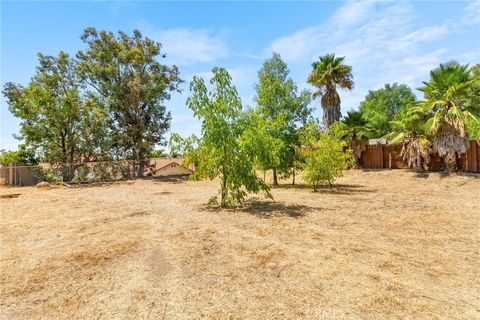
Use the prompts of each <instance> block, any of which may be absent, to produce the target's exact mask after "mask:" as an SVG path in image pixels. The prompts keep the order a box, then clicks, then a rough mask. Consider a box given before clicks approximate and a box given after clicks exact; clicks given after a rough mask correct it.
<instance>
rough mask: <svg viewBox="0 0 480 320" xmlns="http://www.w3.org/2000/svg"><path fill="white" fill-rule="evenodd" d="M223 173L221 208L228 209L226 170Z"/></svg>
mask: <svg viewBox="0 0 480 320" xmlns="http://www.w3.org/2000/svg"><path fill="white" fill-rule="evenodd" d="M222 171H223V175H222V191H221V199H220V206H221V207H226V203H225V201H226V199H227V177H226V176H225V170H222Z"/></svg>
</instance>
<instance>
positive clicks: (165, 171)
mask: <svg viewBox="0 0 480 320" xmlns="http://www.w3.org/2000/svg"><path fill="white" fill-rule="evenodd" d="M191 173H192V172H191V171H190V170H188V169H185V168H184V167H182V166H180V165H179V164H177V163H171V164H169V165H168V166H166V167H164V168H162V169H159V170H157V172H156V173H155V176H179V175H184V174H191Z"/></svg>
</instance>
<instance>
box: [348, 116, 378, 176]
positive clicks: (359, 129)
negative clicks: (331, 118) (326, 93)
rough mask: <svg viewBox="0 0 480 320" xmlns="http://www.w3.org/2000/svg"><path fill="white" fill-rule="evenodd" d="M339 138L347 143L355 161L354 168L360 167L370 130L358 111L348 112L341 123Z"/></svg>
mask: <svg viewBox="0 0 480 320" xmlns="http://www.w3.org/2000/svg"><path fill="white" fill-rule="evenodd" d="M340 128H341V129H340V130H341V138H342V139H343V140H345V141H347V144H348V147H349V148H350V150H352V155H353V158H354V160H355V167H356V168H359V167H360V157H361V156H362V153H363V152H364V151H365V150H366V149H367V144H368V137H369V136H370V134H371V131H372V130H371V129H370V127H369V126H368V122H367V121H366V120H365V118H364V117H363V114H362V113H361V112H360V111H349V112H348V113H347V116H346V117H345V118H344V119H343V120H342V121H341V125H340Z"/></svg>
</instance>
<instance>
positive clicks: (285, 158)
mask: <svg viewBox="0 0 480 320" xmlns="http://www.w3.org/2000/svg"><path fill="white" fill-rule="evenodd" d="M288 75H289V70H288V67H287V64H286V63H285V62H284V61H283V60H282V58H281V57H280V55H279V54H278V53H274V54H273V56H272V58H270V59H268V60H266V61H265V62H264V63H263V66H262V68H261V69H260V70H259V72H258V84H257V85H256V97H255V101H256V103H257V112H258V116H259V117H261V118H264V119H266V121H263V122H262V123H261V124H260V125H261V127H262V128H263V129H264V130H262V132H258V134H264V139H268V141H270V142H271V143H273V145H272V147H274V148H273V149H271V150H275V153H274V154H272V152H266V153H265V152H263V153H262V152H261V153H259V158H260V159H259V162H260V163H261V168H262V169H264V170H265V169H267V170H268V169H272V170H273V184H274V185H278V177H277V173H280V174H281V175H282V176H284V177H288V176H289V175H290V174H291V173H292V168H293V167H294V160H295V148H296V147H297V146H298V145H299V139H298V134H297V131H298V129H299V126H300V125H302V124H304V123H305V122H306V121H307V120H308V118H309V117H310V114H311V110H310V109H309V108H308V105H309V103H310V100H311V98H310V96H311V95H310V92H309V91H307V90H303V91H301V92H300V93H299V92H298V89H297V86H296V85H295V83H294V82H293V80H292V79H291V78H289V76H288ZM259 121H260V119H256V120H255V122H256V123H257V124H258V123H259ZM254 127H256V128H257V129H258V128H259V126H258V125H257V126H254ZM257 131H258V130H257ZM267 136H270V137H267ZM264 151H266V150H264ZM261 155H263V156H265V158H263V159H262V158H261V157H260V156H261Z"/></svg>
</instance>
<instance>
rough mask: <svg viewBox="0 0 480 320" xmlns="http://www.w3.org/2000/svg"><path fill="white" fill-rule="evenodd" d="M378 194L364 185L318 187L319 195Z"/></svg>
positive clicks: (288, 186) (286, 187) (286, 186)
mask: <svg viewBox="0 0 480 320" xmlns="http://www.w3.org/2000/svg"><path fill="white" fill-rule="evenodd" d="M275 188H278V189H310V190H311V191H312V192H313V188H312V187H311V186H309V185H307V184H303V183H300V184H295V185H291V184H290V185H279V186H277V187H275ZM372 192H377V190H375V189H366V188H365V186H364V185H360V184H341V183H338V184H333V185H331V186H328V185H321V186H319V187H318V193H321V194H322V193H323V194H354V193H372Z"/></svg>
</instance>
